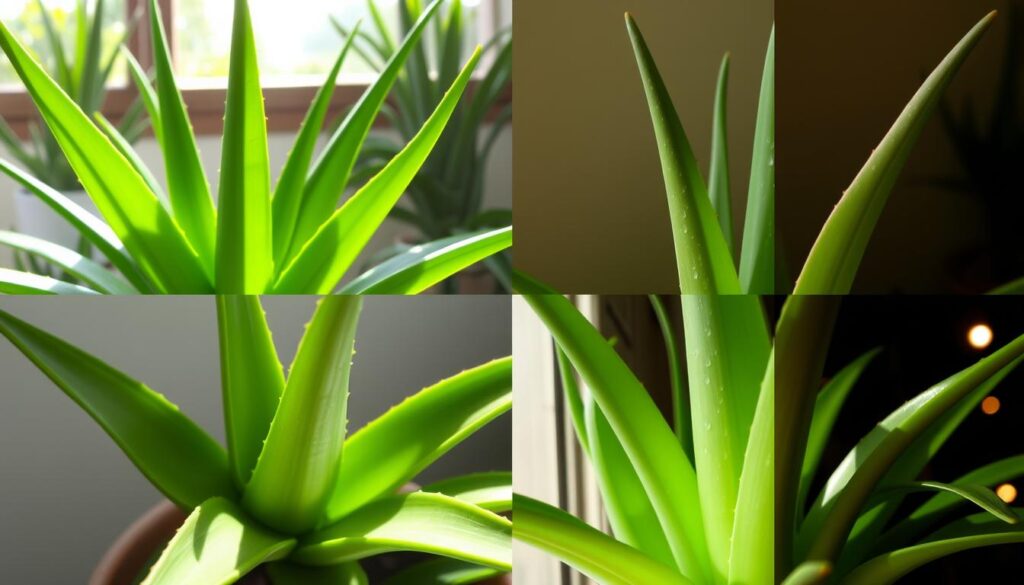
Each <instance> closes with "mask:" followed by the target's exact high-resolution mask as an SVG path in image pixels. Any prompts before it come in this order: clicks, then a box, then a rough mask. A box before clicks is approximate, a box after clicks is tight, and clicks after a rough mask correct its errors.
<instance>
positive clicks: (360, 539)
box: [292, 492, 512, 571]
mask: <svg viewBox="0 0 1024 585" xmlns="http://www.w3.org/2000/svg"><path fill="white" fill-rule="evenodd" d="M390 551H416V552H425V553H431V554H435V555H441V556H446V557H451V558H455V559H460V560H464V561H469V562H473V563H478V564H481V565H486V566H489V567H494V568H496V569H501V570H504V571H510V570H511V569H512V522H510V521H509V520H507V519H505V518H502V517H501V516H498V515H497V514H494V513H492V512H488V511H487V510H484V509H483V508H479V507H477V506H473V505H471V504H467V503H465V502H462V501H459V500H457V499H455V498H450V497H448V496H445V495H442V494H427V493H422V492H416V493H412V494H404V495H397V496H389V497H386V498H382V499H379V500H376V501H374V502H371V503H369V504H367V505H365V506H363V507H362V508H360V509H358V510H356V511H355V512H353V513H352V514H350V515H349V516H346V517H345V518H344V519H342V520H341V521H339V522H337V523H335V524H332V525H330V526H327V527H326V528H323V529H321V530H318V531H316V532H314V533H312V534H309V535H308V536H306V537H304V538H303V539H302V540H301V541H300V542H299V546H298V548H296V549H295V552H294V553H293V555H292V558H294V559H295V560H296V561H297V562H300V563H304V564H308V565H330V564H334V563H338V562H344V561H352V560H358V559H361V558H364V557H368V556H373V555H378V554H381V553H385V552H390Z"/></svg>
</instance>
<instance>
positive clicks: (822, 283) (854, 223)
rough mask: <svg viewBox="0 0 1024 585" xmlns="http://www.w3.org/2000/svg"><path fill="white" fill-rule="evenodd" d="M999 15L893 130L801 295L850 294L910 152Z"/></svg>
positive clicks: (967, 40)
mask: <svg viewBox="0 0 1024 585" xmlns="http://www.w3.org/2000/svg"><path fill="white" fill-rule="evenodd" d="M994 17H995V13H994V12H992V13H989V14H988V15H987V16H986V17H985V18H983V19H981V21H980V22H979V23H978V24H976V25H975V26H974V28H972V29H971V30H970V31H969V32H968V33H967V35H966V36H964V38H963V39H962V40H961V41H960V42H959V43H957V45H956V46H955V47H953V50H952V51H950V52H949V54H948V55H946V57H945V59H943V60H942V62H941V63H939V65H938V67H936V68H935V70H934V71H933V72H932V73H931V75H929V76H928V78H927V79H925V81H924V83H923V84H922V85H921V88H920V89H918V90H917V93H915V94H914V97H912V98H911V99H910V102H908V103H907V106H906V107H905V108H904V110H903V112H902V113H900V115H899V117H898V118H897V119H896V122H895V123H894V124H893V126H892V128H890V129H889V132H888V133H887V134H886V135H885V137H884V138H883V139H882V142H881V143H879V145H878V147H877V148H875V150H874V151H873V152H872V153H871V156H870V157H868V160H867V163H865V165H864V167H863V168H861V170H860V172H859V173H858V174H857V176H856V177H855V178H854V179H853V182H852V183H851V184H850V186H849V187H848V188H847V190H846V192H845V193H843V197H842V198H841V199H840V200H839V203H838V204H837V205H836V206H835V209H833V210H832V214H831V215H830V216H829V218H828V220H827V221H826V222H825V226H824V227H823V228H822V230H821V233H820V234H819V235H818V239H817V240H816V241H815V242H814V246H813V247H812V248H811V252H810V255H809V256H808V257H807V261H806V262H805V263H804V267H803V270H802V271H801V272H800V276H799V278H797V282H796V289H795V291H794V292H795V293H796V294H846V293H848V292H849V291H850V287H851V286H852V284H853V279H854V276H855V275H856V273H857V267H858V266H859V265H860V261H861V258H862V257H863V256H864V250H865V249H867V246H868V241H869V240H870V239H871V232H872V231H873V230H874V228H875V224H876V223H877V221H878V217H879V216H880V215H881V213H882V210H883V208H884V207H885V203H886V199H887V198H888V197H889V192H890V191H891V190H892V187H893V185H894V184H895V183H896V178H897V177H898V175H899V173H900V171H901V170H902V168H903V165H904V163H905V162H906V160H907V157H908V156H909V155H910V151H911V149H912V148H913V146H914V143H915V142H917V138H918V136H920V134H921V130H922V129H923V128H924V126H925V124H926V123H927V121H928V118H929V117H930V116H931V114H932V112H934V111H935V108H936V107H937V106H938V103H939V100H940V97H941V95H942V92H943V91H944V90H945V89H946V87H947V86H948V85H949V83H950V81H952V79H953V76H954V75H955V74H956V72H957V70H958V69H959V68H960V65H961V64H962V63H963V62H964V60H965V59H966V58H967V55H968V54H969V53H970V52H971V50H972V49H973V48H974V47H975V45H977V44H978V41H979V40H981V36H982V34H983V33H984V32H985V30H986V29H987V28H988V27H989V25H990V24H991V22H992V19H993V18H994Z"/></svg>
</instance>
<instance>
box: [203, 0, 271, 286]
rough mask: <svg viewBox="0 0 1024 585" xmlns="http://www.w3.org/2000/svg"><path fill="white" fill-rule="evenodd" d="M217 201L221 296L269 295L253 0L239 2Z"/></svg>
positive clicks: (266, 161) (266, 189)
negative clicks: (251, 4) (250, 4)
mask: <svg viewBox="0 0 1024 585" xmlns="http://www.w3.org/2000/svg"><path fill="white" fill-rule="evenodd" d="M230 59H231V66H230V71H229V73H228V92H227V105H226V114H225V117H224V143H223V148H222V149H221V153H222V156H221V172H220V190H219V192H218V197H219V198H218V201H217V205H218V207H217V251H216V255H217V262H216V265H217V268H216V275H217V276H216V285H217V291H218V292H222V293H227V294H258V293H261V292H264V290H265V289H266V288H267V286H268V285H269V284H270V281H271V279H272V278H273V276H274V254H273V240H272V234H271V217H270V155H269V153H268V151H267V116H266V113H265V111H264V109H263V89H262V88H261V87H260V75H259V65H258V64H257V62H256V39H255V37H254V35H253V31H252V22H251V19H250V16H249V3H248V0H235V18H234V28H233V31H232V34H231V57H230Z"/></svg>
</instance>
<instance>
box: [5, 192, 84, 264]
mask: <svg viewBox="0 0 1024 585" xmlns="http://www.w3.org/2000/svg"><path fill="white" fill-rule="evenodd" d="M63 195H64V196H65V197H67V198H68V199H70V200H72V201H74V202H75V203H77V204H78V205H81V206H82V207H83V208H85V210H86V211H88V212H89V213H91V214H93V215H95V216H96V217H100V214H99V211H97V210H96V206H95V205H93V203H92V200H91V199H89V196H88V195H86V193H85V191H70V192H66V193H64V194H63ZM11 227H12V226H0V229H10V228H11ZM13 227H14V231H17V232H19V233H22V234H25V235H29V236H35V237H37V238H42V239H44V240H47V241H49V242H53V243H55V244H60V245H61V246H64V247H66V248H71V249H72V250H74V249H76V248H77V247H78V239H79V236H78V232H77V231H76V230H75V228H73V227H71V224H69V223H68V222H67V220H65V219H64V218H63V217H61V216H59V215H57V213H56V212H55V211H53V210H52V209H50V207H49V206H48V205H47V204H45V203H43V201H42V200H41V199H40V198H38V197H36V196H35V195H33V194H32V193H30V192H29V191H28V190H26V189H24V188H18V190H17V191H15V192H14V226H13Z"/></svg>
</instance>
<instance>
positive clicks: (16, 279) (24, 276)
mask: <svg viewBox="0 0 1024 585" xmlns="http://www.w3.org/2000/svg"><path fill="white" fill-rule="evenodd" d="M0 294H5V295H95V294H100V293H99V292H97V291H94V290H92V289H91V288H85V287H84V286H78V285H76V284H69V283H67V282H64V281H62V280H56V279H53V278H50V277H49V276H39V275H38V274H31V273H28V272H20V271H18V270H11V269H10V268H0Z"/></svg>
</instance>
